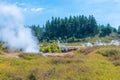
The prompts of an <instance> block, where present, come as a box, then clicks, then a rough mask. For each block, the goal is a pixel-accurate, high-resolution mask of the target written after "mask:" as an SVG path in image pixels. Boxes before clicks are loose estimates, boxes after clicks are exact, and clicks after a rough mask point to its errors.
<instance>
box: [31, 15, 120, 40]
mask: <svg viewBox="0 0 120 80" xmlns="http://www.w3.org/2000/svg"><path fill="white" fill-rule="evenodd" d="M30 28H31V29H32V31H33V32H34V35H35V36H36V37H37V38H38V40H39V41H43V40H46V41H50V40H67V39H71V38H74V39H84V38H87V37H94V36H96V35H98V36H99V37H105V36H109V35H110V34H111V33H117V34H120V26H119V27H118V29H116V28H114V27H112V26H111V25H110V24H106V25H100V24H98V23H97V21H96V19H95V17H94V16H93V15H89V17H86V16H84V15H79V16H69V17H64V18H60V17H52V19H51V20H48V21H47V22H46V24H45V25H44V26H43V27H40V26H39V25H32V26H30Z"/></svg>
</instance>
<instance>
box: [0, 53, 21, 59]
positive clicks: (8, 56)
mask: <svg viewBox="0 0 120 80" xmlns="http://www.w3.org/2000/svg"><path fill="white" fill-rule="evenodd" d="M19 54H20V53H14V52H13V53H4V54H2V55H0V56H1V57H5V58H19Z"/></svg>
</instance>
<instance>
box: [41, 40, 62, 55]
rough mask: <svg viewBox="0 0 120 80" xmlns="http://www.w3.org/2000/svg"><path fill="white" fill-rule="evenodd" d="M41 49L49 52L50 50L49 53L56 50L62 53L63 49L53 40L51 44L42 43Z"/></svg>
mask: <svg viewBox="0 0 120 80" xmlns="http://www.w3.org/2000/svg"><path fill="white" fill-rule="evenodd" d="M40 51H42V52H45V53H47V52H49V53H55V52H58V53H60V52H61V49H60V47H59V45H58V44H57V43H56V42H52V43H50V44H46V45H41V46H40Z"/></svg>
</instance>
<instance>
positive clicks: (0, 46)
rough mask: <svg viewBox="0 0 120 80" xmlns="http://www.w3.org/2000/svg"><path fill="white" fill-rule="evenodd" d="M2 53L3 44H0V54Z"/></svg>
mask: <svg viewBox="0 0 120 80" xmlns="http://www.w3.org/2000/svg"><path fill="white" fill-rule="evenodd" d="M2 52H3V44H2V43H0V54H2Z"/></svg>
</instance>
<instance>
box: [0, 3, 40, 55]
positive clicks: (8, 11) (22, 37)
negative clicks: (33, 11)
mask: <svg viewBox="0 0 120 80" xmlns="http://www.w3.org/2000/svg"><path fill="white" fill-rule="evenodd" d="M0 41H1V42H4V43H5V46H6V47H8V48H9V49H11V50H20V49H22V50H23V51H24V52H31V53H33V52H39V47H38V45H37V39H36V38H35V37H34V36H33V35H32V32H31V30H30V28H26V27H24V23H23V15H22V13H21V11H20V9H19V8H18V7H17V6H16V5H11V4H1V3H0Z"/></svg>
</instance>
